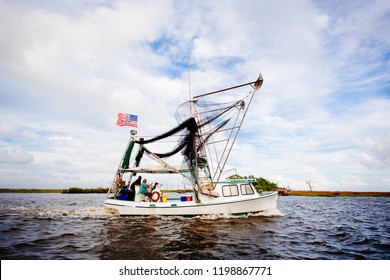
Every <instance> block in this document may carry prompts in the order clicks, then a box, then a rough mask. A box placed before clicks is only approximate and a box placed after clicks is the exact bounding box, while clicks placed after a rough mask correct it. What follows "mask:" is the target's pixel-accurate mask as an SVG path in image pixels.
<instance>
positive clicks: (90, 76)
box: [0, 0, 390, 190]
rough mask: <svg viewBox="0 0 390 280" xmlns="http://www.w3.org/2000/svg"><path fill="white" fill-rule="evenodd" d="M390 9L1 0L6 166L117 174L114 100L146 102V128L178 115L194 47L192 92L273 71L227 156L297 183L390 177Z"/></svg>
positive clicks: (381, 182)
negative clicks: (175, 112)
mask: <svg viewBox="0 0 390 280" xmlns="http://www.w3.org/2000/svg"><path fill="white" fill-rule="evenodd" d="M389 11H390V4H389V3H388V1H382V0H376V1H374V2H370V3H368V2H364V1H353V2H350V1H341V2H340V1H336V2H334V1H327V2H322V1H294V2H291V3H290V2H288V1H273V2H269V1H255V2H253V1H245V0H244V1H226V2H224V4H223V5H221V4H220V3H218V2H210V1H196V3H194V2H193V1H158V2H156V1H143V2H140V1H110V2H107V1H89V0H88V1H87V0H86V1H77V2H69V1H60V0H58V1H43V2H40V3H35V2H30V1H0V61H1V62H0V108H1V110H0V133H1V135H0V141H1V142H0V143H1V147H3V148H2V157H1V159H2V163H0V164H1V166H2V167H3V168H2V169H1V170H0V176H1V177H2V178H8V177H10V176H11V175H10V174H18V178H19V181H18V182H14V183H13V184H14V186H28V185H31V186H42V187H44V186H54V185H55V186H57V187H68V186H70V185H80V186H96V185H100V184H102V185H104V184H105V185H107V182H109V181H110V180H111V179H112V176H113V174H112V173H113V172H114V170H115V167H116V165H117V164H118V161H119V160H120V157H121V153H122V150H123V149H124V145H125V144H126V142H127V139H128V132H127V130H126V129H125V128H119V127H115V121H116V115H117V113H118V112H128V113H132V114H138V115H139V124H140V128H139V134H140V135H152V134H159V133H161V132H164V131H166V130H168V129H170V128H171V127H173V126H174V125H176V121H175V119H174V110H175V108H176V107H177V106H178V105H179V104H181V103H182V102H184V101H186V99H187V97H188V81H187V79H188V73H187V64H188V61H189V60H190V62H191V89H192V92H193V93H194V94H199V93H204V92H207V91H212V90H216V89H219V88H222V87H228V86H232V85H235V84H237V83H243V82H248V81H251V80H254V79H256V77H257V75H258V73H259V72H260V71H261V72H262V74H263V76H264V85H263V87H262V89H261V90H260V92H259V93H258V94H257V95H256V97H255V99H254V101H253V104H252V107H251V110H250V111H249V113H248V115H247V120H246V122H245V123H244V126H243V130H242V137H241V138H240V140H239V143H240V144H239V145H238V146H237V147H236V148H237V150H236V151H235V154H234V155H233V158H235V161H233V162H232V163H230V165H229V168H233V167H238V169H240V170H242V171H241V172H242V173H249V174H252V175H255V176H263V177H265V178H267V179H270V180H273V181H276V182H278V183H279V184H280V185H282V186H283V185H288V186H290V187H291V188H301V189H302V188H305V187H306V185H305V179H307V178H308V177H311V178H312V180H313V185H314V186H315V187H316V188H317V189H335V188H337V189H338V190H344V189H345V190H350V189H351V188H354V187H356V188H366V189H369V190H390V189H389V187H390V185H389V183H388V178H389V176H388V174H390V166H389V158H390V152H389V147H390V143H389V139H390V137H389V133H388V131H390V130H389V129H390V127H389V123H390V122H389V120H390V116H389V113H388V108H389V105H390V104H389V102H390V101H389V100H390V99H389V92H388V82H389V77H388V73H389V65H390V64H389V57H388V53H389V49H390V36H389V30H388V28H387V27H388V26H389V21H390V18H389V16H388V13H389ZM29 156H31V157H30V158H29ZM11 159H13V160H14V161H19V162H22V163H23V162H24V163H25V166H26V167H28V172H25V173H21V172H20V171H19V170H18V169H17V168H15V165H14V164H11V163H10V162H11V161H12V160H11ZM17 159H18V160H17ZM23 159H24V160H23ZM27 163H28V164H27ZM233 163H234V165H233ZM243 175H244V174H243ZM348 181H350V184H346V183H347V182H348ZM53 182H55V184H54V183H53ZM351 182H355V183H353V184H352V183H351ZM1 184H2V185H4V186H5V185H7V186H9V182H8V181H7V180H6V179H3V180H2V182H1ZM1 184H0V187H2V185H1ZM53 184H54V185H53Z"/></svg>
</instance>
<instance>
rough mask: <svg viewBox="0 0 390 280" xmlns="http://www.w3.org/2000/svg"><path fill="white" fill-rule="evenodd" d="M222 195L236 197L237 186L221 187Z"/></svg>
mask: <svg viewBox="0 0 390 280" xmlns="http://www.w3.org/2000/svg"><path fill="white" fill-rule="evenodd" d="M222 195H223V196H237V195H238V186H237V185H226V186H222Z"/></svg>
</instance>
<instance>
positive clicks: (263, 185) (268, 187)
mask: <svg viewBox="0 0 390 280" xmlns="http://www.w3.org/2000/svg"><path fill="white" fill-rule="evenodd" d="M227 178H228V179H244V177H242V176H240V175H232V176H229V177H227ZM246 178H247V179H255V180H256V182H255V183H253V186H254V187H255V188H256V189H258V190H262V191H275V190H277V189H278V185H277V184H276V183H274V182H270V181H268V180H267V179H264V178H262V177H255V176H253V175H249V176H248V177H246Z"/></svg>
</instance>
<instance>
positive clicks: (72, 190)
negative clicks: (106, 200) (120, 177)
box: [62, 187, 108, 193]
mask: <svg viewBox="0 0 390 280" xmlns="http://www.w3.org/2000/svg"><path fill="white" fill-rule="evenodd" d="M106 192H108V188H92V189H83V188H77V187H72V188H69V189H67V190H63V191H62V193H106Z"/></svg>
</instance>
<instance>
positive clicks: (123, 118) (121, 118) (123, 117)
mask: <svg viewBox="0 0 390 280" xmlns="http://www.w3.org/2000/svg"><path fill="white" fill-rule="evenodd" d="M116 125H118V126H132V127H138V116H137V115H131V114H124V113H118V120H117V121H116Z"/></svg>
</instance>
